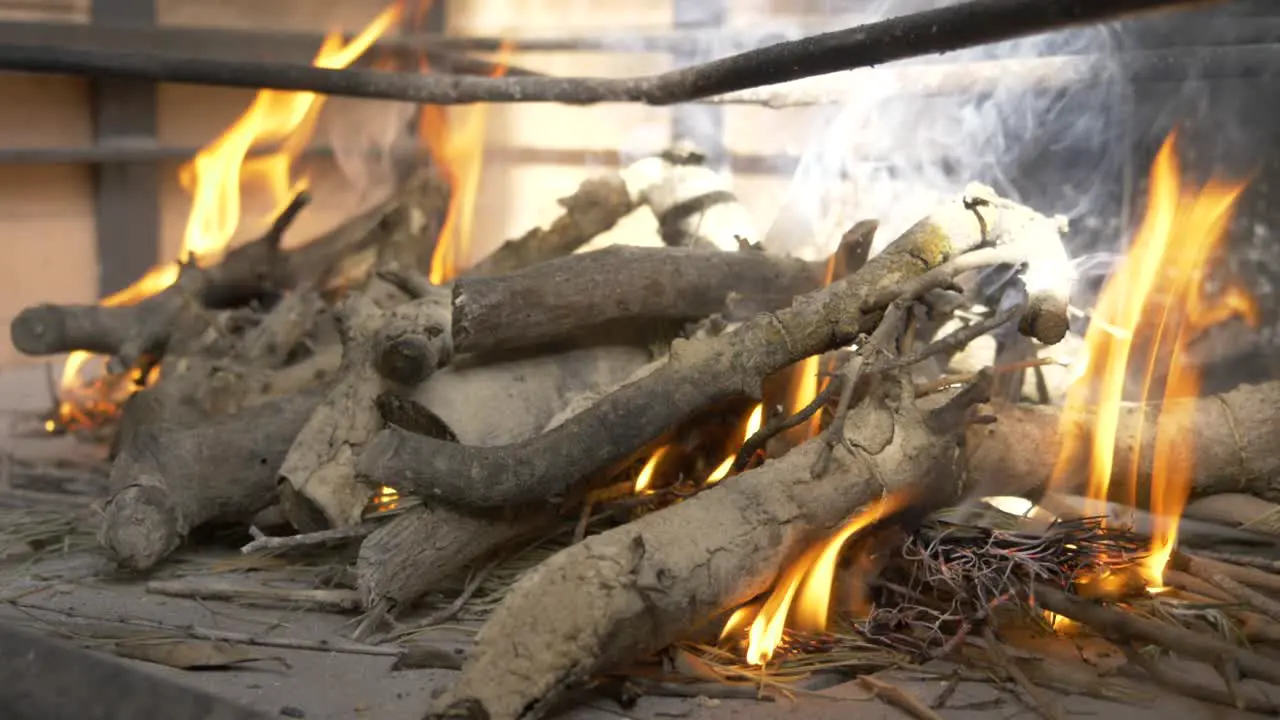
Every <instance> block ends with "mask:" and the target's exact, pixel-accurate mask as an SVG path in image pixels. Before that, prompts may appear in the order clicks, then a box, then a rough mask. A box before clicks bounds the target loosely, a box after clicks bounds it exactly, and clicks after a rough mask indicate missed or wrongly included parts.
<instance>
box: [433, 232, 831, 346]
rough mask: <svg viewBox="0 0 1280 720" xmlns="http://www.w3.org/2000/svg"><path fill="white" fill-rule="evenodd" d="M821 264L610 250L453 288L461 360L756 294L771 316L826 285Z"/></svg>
mask: <svg viewBox="0 0 1280 720" xmlns="http://www.w3.org/2000/svg"><path fill="white" fill-rule="evenodd" d="M825 265H826V264H825V263H808V262H805V261H803V260H797V259H794V258H786V257H779V256H776V255H769V254H766V253H763V252H759V251H755V250H744V251H741V252H717V251H714V250H690V249H687V248H638V247H623V246H614V247H608V248H605V249H603V250H597V251H595V252H589V253H584V254H581V255H572V256H569V257H565V258H561V259H559V260H552V261H550V262H545V263H541V264H539V265H535V266H533V267H530V268H528V269H526V270H523V271H521V272H518V273H514V274H511V275H504V276H500V277H474V278H466V277H464V278H459V279H458V280H457V281H455V282H454V285H453V339H454V343H455V344H456V345H457V347H458V351H459V352H474V353H488V352H497V351H504V350H514V349H518V348H525V347H531V346H535V345H541V344H545V343H549V342H555V341H559V340H564V339H566V338H570V337H575V336H580V335H582V334H583V333H586V332H589V331H591V330H592V329H595V328H599V327H600V326H603V325H607V324H609V323H613V322H617V321H641V322H643V321H655V320H656V321H664V320H677V321H680V320H694V319H699V318H704V317H708V316H710V315H713V314H715V313H718V312H723V311H724V310H725V307H726V303H727V301H728V298H729V297H730V296H731V295H740V296H752V295H761V296H765V297H766V298H767V299H766V300H765V301H764V303H763V304H764V305H765V306H764V307H762V308H761V309H762V310H776V309H778V307H783V306H785V305H787V304H789V303H790V302H791V300H792V299H793V298H794V297H795V296H796V295H803V294H804V293H807V292H810V291H812V290H816V289H817V288H819V287H821V286H822V282H823V278H824V276H825V273H826V267H825Z"/></svg>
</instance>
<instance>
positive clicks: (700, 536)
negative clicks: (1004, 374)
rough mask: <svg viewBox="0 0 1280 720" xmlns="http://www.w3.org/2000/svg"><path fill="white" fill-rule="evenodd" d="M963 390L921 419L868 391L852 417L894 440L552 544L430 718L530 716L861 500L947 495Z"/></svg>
mask: <svg viewBox="0 0 1280 720" xmlns="http://www.w3.org/2000/svg"><path fill="white" fill-rule="evenodd" d="M879 387H880V388H881V390H884V389H888V388H891V387H896V385H895V384H893V383H883V384H881V385H880V386H879ZM971 394H972V393H961V394H960V395H961V396H962V397H960V398H953V400H958V402H957V404H949V405H946V406H944V407H942V408H938V409H937V410H936V411H935V412H934V414H926V413H925V412H922V411H921V410H920V409H918V408H917V407H915V406H914V405H912V404H907V405H905V406H902V407H899V408H896V409H891V405H890V403H891V402H893V400H892V399H891V398H889V397H887V396H886V394H883V393H878V392H874V391H873V392H870V393H868V395H867V396H866V397H865V398H864V399H863V401H862V402H861V403H860V405H859V406H858V407H856V408H855V409H854V411H853V415H852V417H850V425H851V426H854V427H857V426H859V425H860V424H861V423H862V422H864V421H870V422H874V423H876V424H879V423H880V422H883V421H884V420H885V419H887V421H888V423H889V429H890V432H891V437H890V438H886V439H885V441H884V442H883V443H882V444H879V445H878V446H876V447H873V448H869V449H867V450H866V451H864V452H863V454H861V456H860V457H853V456H852V455H850V454H848V453H846V452H844V451H843V450H838V451H837V452H836V453H835V456H834V457H833V458H832V460H831V465H830V466H829V467H828V472H825V473H821V474H817V475H814V474H811V473H810V468H811V467H812V466H813V464H814V462H815V460H816V458H817V457H818V455H819V454H820V453H821V452H823V450H824V446H823V444H822V442H821V440H816V439H815V440H813V441H810V442H808V443H806V444H805V445H802V446H800V447H798V448H796V449H795V450H793V451H792V452H791V453H789V454H788V455H786V456H784V457H782V458H780V459H778V460H772V461H769V462H766V463H765V464H764V465H762V466H760V467H759V468H756V469H753V470H749V471H746V472H744V473H743V474H741V475H739V476H737V477H735V478H733V479H732V480H730V481H728V482H725V483H723V484H721V485H718V486H716V487H713V488H711V489H710V490H707V491H704V492H702V493H700V494H698V495H697V496H695V497H693V498H691V499H689V500H687V501H685V502H682V503H679V504H675V505H672V506H669V507H667V508H665V509H663V510H660V511H658V512H655V513H651V514H649V515H646V516H644V517H642V518H640V519H639V520H635V521H633V522H631V523H629V524H627V525H624V526H622V527H619V528H616V529H613V530H609V531H607V532H604V533H602V534H600V535H596V536H593V537H591V538H588V539H586V540H584V541H583V542H580V543H578V544H576V545H573V546H570V547H569V548H566V549H565V550H562V551H561V552H559V553H557V554H556V555H554V556H552V557H551V558H549V559H548V560H546V561H544V562H543V563H542V564H540V565H539V566H538V567H536V568H535V569H534V570H532V571H530V573H529V574H528V575H526V576H525V577H524V578H523V579H521V580H520V581H519V582H518V583H517V584H516V585H515V586H514V587H513V588H512V589H511V591H510V593H509V594H508V596H507V598H506V599H505V600H504V601H503V602H502V604H501V605H500V606H499V607H498V608H497V610H495V611H494V613H493V615H492V616H490V618H489V620H488V621H487V622H486V623H485V625H484V627H483V628H482V629H481V631H480V633H479V635H477V637H476V645H475V648H474V649H473V650H472V651H471V653H470V654H469V655H468V658H467V661H466V663H465V665H464V666H463V669H462V674H461V676H460V677H459V679H458V681H457V682H456V683H455V684H454V686H453V687H451V688H450V689H449V690H448V691H447V692H446V693H445V694H444V695H443V696H442V697H440V698H439V699H438V701H437V702H436V703H435V704H434V706H433V708H432V713H431V714H429V715H428V717H429V718H441V719H443V718H446V717H455V718H456V717H469V718H485V719H486V720H517V719H520V720H533V719H534V718H538V717H541V716H543V715H545V714H547V712H548V711H549V710H551V709H552V708H553V707H554V705H555V703H556V702H557V701H559V700H562V699H563V698H564V697H565V696H566V694H567V693H570V692H573V691H574V690H576V689H578V688H580V687H582V686H583V685H584V684H586V683H587V682H589V681H590V680H591V679H592V678H594V677H596V676H598V675H599V674H601V673H607V672H611V671H617V670H620V669H622V668H623V667H624V666H625V665H626V664H627V663H629V662H631V661H632V660H634V659H635V658H636V657H639V656H642V655H645V654H647V653H651V652H655V651H657V650H659V649H661V648H663V647H666V646H667V645H669V644H670V643H671V642H674V641H676V640H678V639H680V638H681V636H682V635H683V634H684V633H686V632H688V630H689V628H691V627H695V626H697V625H698V624H699V623H701V622H703V621H704V620H706V618H708V617H712V616H714V615H715V614H717V613H719V612H722V611H725V610H728V609H731V608H733V607H735V606H738V605H741V604H743V603H746V602H747V601H749V600H750V599H751V598H753V597H754V596H756V595H758V594H760V593H762V592H764V591H765V590H767V589H769V587H770V586H771V585H772V584H773V583H774V581H775V579H776V578H777V577H778V575H779V574H780V573H781V572H782V570H783V569H785V568H786V567H787V566H788V565H789V564H790V563H792V562H793V561H795V560H796V559H797V558H798V557H799V556H800V555H801V554H802V553H804V552H805V551H807V550H809V549H810V548H811V547H812V546H813V545H814V544H815V543H816V542H817V541H818V540H819V539H820V538H822V537H823V536H825V535H826V534H827V533H829V532H830V531H831V530H833V529H834V528H835V527H836V526H837V524H839V523H841V521H843V520H844V519H845V518H847V517H848V516H849V515H851V514H852V513H853V512H854V511H856V510H857V509H858V508H860V507H863V506H865V505H866V504H867V503H870V502H872V501H874V500H877V499H879V498H882V497H884V496H885V495H886V494H888V493H903V492H908V493H911V494H913V495H919V496H920V497H927V498H929V500H930V501H938V502H945V501H946V498H948V497H950V496H952V495H953V494H954V492H955V491H956V489H957V486H956V485H955V483H954V482H953V478H954V476H955V469H956V468H955V461H956V459H957V449H958V447H959V440H960V438H961V436H962V430H961V426H962V425H963V418H964V413H963V412H957V410H958V409H960V408H958V405H963V404H964V403H965V402H967V400H968V397H967V396H969V395H971ZM530 618H536V621H531V620H530Z"/></svg>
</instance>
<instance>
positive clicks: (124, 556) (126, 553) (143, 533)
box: [98, 478, 185, 572]
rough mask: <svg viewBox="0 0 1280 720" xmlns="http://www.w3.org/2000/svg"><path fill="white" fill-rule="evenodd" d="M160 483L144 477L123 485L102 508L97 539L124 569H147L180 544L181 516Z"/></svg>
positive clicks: (181, 531) (155, 479)
mask: <svg viewBox="0 0 1280 720" xmlns="http://www.w3.org/2000/svg"><path fill="white" fill-rule="evenodd" d="M159 483H160V481H159V479H158V478H152V479H151V480H150V481H149V482H148V481H145V479H143V482H140V483H139V484H136V485H132V486H130V487H127V488H124V489H123V490H121V491H120V492H118V493H116V494H115V495H114V496H113V497H112V498H111V501H110V502H109V503H107V506H106V508H105V509H104V511H103V519H102V527H101V529H100V530H99V536H98V537H99V541H100V542H101V544H102V546H103V547H104V548H106V550H107V551H108V552H109V553H111V556H112V557H113V558H114V559H115V561H116V564H117V565H118V566H119V567H121V568H123V569H125V570H133V571H138V572H144V571H146V570H150V569H151V568H153V567H155V566H156V564H158V563H159V562H160V561H161V560H163V559H164V558H165V557H167V556H168V555H169V554H170V553H172V552H173V551H174V550H176V549H177V548H178V546H179V545H180V544H181V543H182V538H183V536H184V535H185V532H184V530H183V527H182V518H181V516H180V514H179V511H178V508H177V506H176V505H174V503H173V499H172V498H171V497H170V496H169V493H168V491H166V490H165V489H164V488H163V487H161V486H160V484H159Z"/></svg>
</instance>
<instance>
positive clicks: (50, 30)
mask: <svg viewBox="0 0 1280 720" xmlns="http://www.w3.org/2000/svg"><path fill="white" fill-rule="evenodd" d="M433 7H434V6H433ZM435 12H436V16H438V15H439V12H438V11H435ZM426 21H427V22H434V21H435V16H433V15H432V14H428V16H427V18H426ZM428 27H430V26H428ZM423 37H430V38H440V37H442V36H440V35H438V34H436V33H434V32H433V33H431V34H430V35H421V34H411V35H399V36H395V35H392V36H386V37H384V38H382V39H380V40H379V41H378V42H377V43H375V44H374V46H373V48H372V49H371V51H370V52H368V53H365V56H364V58H362V59H361V60H360V61H357V63H356V64H357V65H359V64H360V63H361V62H364V61H366V60H367V59H368V58H375V57H387V56H390V57H392V58H394V59H396V60H397V62H398V63H399V64H400V66H401V67H405V68H411V69H416V68H417V64H418V58H419V56H422V55H425V56H426V57H427V59H428V60H430V61H431V64H432V67H433V68H434V69H435V70H436V71H437V72H441V73H454V74H459V75H489V74H491V73H492V72H493V69H494V63H493V62H491V61H489V60H486V59H484V58H479V57H474V56H472V55H468V54H466V53H465V52H463V51H459V50H451V49H449V48H442V47H436V45H435V44H433V43H428V42H425V41H422V40H421V38H423ZM323 41H324V36H323V35H321V34H318V33H305V32H280V31H262V30H239V29H229V28H202V27H181V26H145V25H134V26H124V25H119V26H104V25H75V24H71V23H38V22H0V45H9V44H13V45H28V46H29V45H37V46H53V47H64V48H79V49H88V50H101V51H111V52H122V51H123V52H148V53H160V54H169V55H181V56H184V57H207V58H213V59H219V58H223V59H237V58H240V59H243V58H251V59H260V60H271V61H277V62H293V63H305V64H310V63H311V59H312V58H313V57H314V56H315V53H316V50H317V49H319V47H320V44H321V43H322V42H323ZM495 44H496V41H495ZM508 74H510V75H512V76H518V75H539V74H540V73H535V72H532V71H530V70H525V69H523V68H514V67H513V68H509V69H508Z"/></svg>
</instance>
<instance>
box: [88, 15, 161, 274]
mask: <svg viewBox="0 0 1280 720" xmlns="http://www.w3.org/2000/svg"><path fill="white" fill-rule="evenodd" d="M155 19H156V13H155V0H93V7H92V20H93V23H94V24H95V25H101V26H131V25H132V26H139V25H142V26H145V25H150V24H154V23H155ZM90 93H91V98H92V103H93V129H94V139H95V140H96V141H97V142H98V143H100V144H102V145H105V146H111V145H112V144H132V143H152V144H154V143H155V142H156V87H155V85H154V84H153V83H150V82H147V81H145V80H137V79H132V78H120V77H100V78H95V79H94V81H93V84H92V86H91V88H90ZM94 220H95V229H96V231H97V248H98V293H99V295H100V296H102V297H105V296H107V295H110V294H112V293H114V292H116V291H117V290H121V289H124V288H126V287H128V286H129V285H130V284H131V283H132V282H133V281H135V280H137V279H138V278H139V277H142V275H143V273H145V272H146V271H147V269H148V268H150V267H151V266H152V265H155V264H156V263H157V262H158V261H159V259H160V258H159V254H160V170H159V168H158V167H156V165H155V164H154V163H146V162H119V163H113V162H108V163H100V164H98V165H96V166H95V167H94Z"/></svg>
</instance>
